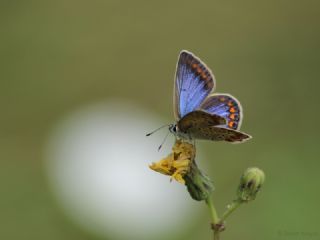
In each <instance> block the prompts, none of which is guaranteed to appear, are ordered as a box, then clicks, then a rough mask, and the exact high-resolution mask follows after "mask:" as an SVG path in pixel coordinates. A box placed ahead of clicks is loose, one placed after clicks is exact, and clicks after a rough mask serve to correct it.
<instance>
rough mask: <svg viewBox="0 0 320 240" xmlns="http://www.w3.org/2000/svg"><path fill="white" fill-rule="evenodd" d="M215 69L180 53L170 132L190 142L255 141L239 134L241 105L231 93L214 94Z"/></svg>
mask: <svg viewBox="0 0 320 240" xmlns="http://www.w3.org/2000/svg"><path fill="white" fill-rule="evenodd" d="M215 86H216V83H215V78H214V75H213V74H212V72H211V70H210V69H209V68H208V67H207V66H206V65H205V64H204V63H203V62H202V61H201V60H200V59H199V58H198V57H196V56H195V55H193V54H192V53H191V52H188V51H186V50H183V51H181V52H180V55H179V59H178V62H177V67H176V74H175V81H174V104H173V106H174V116H175V123H174V124H170V125H169V130H170V132H171V133H173V134H174V135H175V136H176V137H178V138H181V139H186V140H194V139H204V140H212V141H227V142H232V143H240V142H243V141H245V140H248V139H250V138H251V136H250V135H248V134H246V133H244V132H241V131H239V129H240V126H241V122H242V119H243V112H242V107H241V105H240V102H239V101H238V100H237V99H236V98H235V97H233V96H232V95H230V94H220V93H213V91H214V89H215Z"/></svg>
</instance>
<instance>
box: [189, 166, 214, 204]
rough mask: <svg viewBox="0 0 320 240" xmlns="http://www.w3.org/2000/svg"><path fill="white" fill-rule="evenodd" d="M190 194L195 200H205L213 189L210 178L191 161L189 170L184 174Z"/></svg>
mask: <svg viewBox="0 0 320 240" xmlns="http://www.w3.org/2000/svg"><path fill="white" fill-rule="evenodd" d="M184 180H185V182H186V183H185V184H186V187H187V189H188V192H189V193H190V196H191V197H192V198H193V199H194V200H197V201H202V200H207V199H208V197H210V195H211V193H212V192H213V190H214V186H213V183H212V181H211V179H210V178H209V177H208V176H207V175H205V174H204V173H203V172H202V171H201V170H200V169H199V168H198V166H197V164H196V163H195V161H193V162H192V164H191V167H190V171H189V172H188V173H187V174H186V175H185V176H184Z"/></svg>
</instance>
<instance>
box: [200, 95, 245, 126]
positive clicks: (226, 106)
mask: <svg viewBox="0 0 320 240" xmlns="http://www.w3.org/2000/svg"><path fill="white" fill-rule="evenodd" d="M200 108H201V109H203V110H205V111H207V112H209V113H211V114H216V115H219V116H221V117H224V118H225V119H226V120H227V123H226V125H225V126H224V127H226V128H230V129H233V130H238V129H240V126H241V122H242V119H243V113H242V107H241V105H240V103H239V101H238V100H237V99H236V98H235V97H233V96H231V95H229V94H212V95H210V96H208V97H207V98H206V100H204V102H203V103H202V104H201V106H200Z"/></svg>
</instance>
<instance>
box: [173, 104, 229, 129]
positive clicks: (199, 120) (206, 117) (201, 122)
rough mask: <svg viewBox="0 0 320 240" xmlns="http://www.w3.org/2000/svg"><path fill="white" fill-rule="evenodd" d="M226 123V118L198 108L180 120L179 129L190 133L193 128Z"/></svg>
mask: <svg viewBox="0 0 320 240" xmlns="http://www.w3.org/2000/svg"><path fill="white" fill-rule="evenodd" d="M224 124H226V119H225V118H223V117H221V116H218V115H213V114H210V113H207V112H205V111H201V110H196V111H193V112H190V113H188V114H187V115H185V116H184V117H183V118H181V119H180V121H179V122H178V129H179V131H181V132H183V133H186V134H187V133H188V131H189V130H190V129H191V130H192V129H199V128H202V127H208V126H220V125H224Z"/></svg>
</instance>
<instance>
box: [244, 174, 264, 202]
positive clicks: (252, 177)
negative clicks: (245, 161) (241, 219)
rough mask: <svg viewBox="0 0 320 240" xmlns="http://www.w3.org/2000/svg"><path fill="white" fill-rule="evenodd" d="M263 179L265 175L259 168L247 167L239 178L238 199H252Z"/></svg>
mask: <svg viewBox="0 0 320 240" xmlns="http://www.w3.org/2000/svg"><path fill="white" fill-rule="evenodd" d="M264 180H265V175H264V172H263V171H262V170H260V169H259V168H248V169H247V170H246V171H245V172H244V174H243V175H242V177H241V179H240V185H239V188H238V200H240V201H244V202H249V201H251V200H254V199H255V198H256V196H257V194H258V192H259V191H260V189H261V186H262V185H263V183H264Z"/></svg>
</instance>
